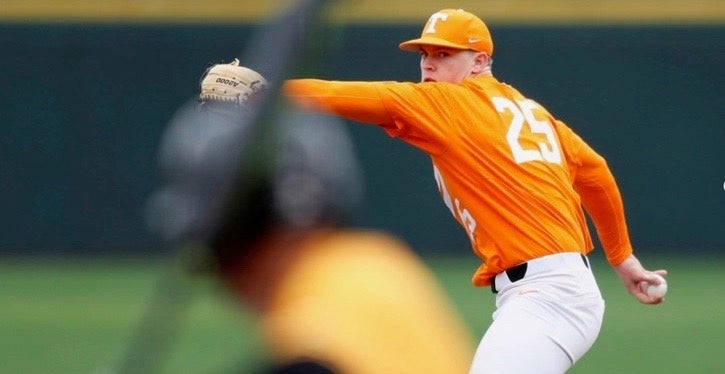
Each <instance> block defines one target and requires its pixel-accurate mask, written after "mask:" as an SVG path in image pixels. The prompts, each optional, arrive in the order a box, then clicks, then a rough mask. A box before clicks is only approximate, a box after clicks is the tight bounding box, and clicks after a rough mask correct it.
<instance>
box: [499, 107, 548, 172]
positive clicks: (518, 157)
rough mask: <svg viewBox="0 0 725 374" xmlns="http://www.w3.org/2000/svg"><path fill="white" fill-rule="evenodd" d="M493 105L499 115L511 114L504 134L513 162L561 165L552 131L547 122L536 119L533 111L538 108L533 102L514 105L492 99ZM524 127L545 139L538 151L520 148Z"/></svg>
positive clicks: (540, 143)
mask: <svg viewBox="0 0 725 374" xmlns="http://www.w3.org/2000/svg"><path fill="white" fill-rule="evenodd" d="M493 105H494V106H495V107H496V110H498V111H499V113H503V112H505V111H509V112H511V115H512V117H511V123H510V124H509V129H508V132H507V133H506V140H507V141H508V143H509V146H510V147H511V152H512V153H513V156H514V161H516V163H517V164H522V163H524V162H530V161H546V162H550V163H553V164H561V151H560V150H559V143H558V141H557V139H556V136H555V135H554V129H552V127H551V124H550V123H549V122H546V121H541V120H538V119H536V117H535V116H534V110H535V109H537V108H538V105H537V104H536V103H535V102H534V101H533V100H528V99H526V100H517V101H516V102H515V103H514V102H513V101H511V100H509V99H507V98H503V97H494V98H493ZM524 125H528V126H529V130H530V131H531V132H532V133H534V134H543V135H544V136H545V137H546V141H545V142H543V141H542V142H539V148H538V149H524V147H522V146H521V143H520V142H519V138H520V136H521V130H522V129H523V128H524Z"/></svg>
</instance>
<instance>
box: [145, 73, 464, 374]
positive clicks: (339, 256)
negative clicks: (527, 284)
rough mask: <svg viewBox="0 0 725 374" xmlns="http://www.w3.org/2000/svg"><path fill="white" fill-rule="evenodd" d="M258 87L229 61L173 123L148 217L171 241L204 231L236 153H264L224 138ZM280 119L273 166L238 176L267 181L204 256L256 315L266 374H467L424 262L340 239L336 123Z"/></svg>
mask: <svg viewBox="0 0 725 374" xmlns="http://www.w3.org/2000/svg"><path fill="white" fill-rule="evenodd" d="M265 85H266V81H265V80H264V78H263V77H262V76H260V75H258V74H256V73H254V72H251V71H250V70H249V69H246V68H243V67H240V66H238V61H236V60H235V61H234V62H232V63H231V64H218V65H215V66H213V67H211V68H210V69H209V70H208V71H207V73H206V74H205V75H204V77H202V81H201V93H200V103H201V104H200V105H198V106H196V107H194V108H187V109H186V112H184V113H182V114H179V115H177V117H176V118H177V120H175V121H172V124H171V125H170V128H169V129H168V130H167V132H166V134H165V135H164V139H163V140H162V149H161V154H160V156H161V166H162V170H164V172H165V175H166V177H167V178H166V179H167V181H166V184H165V187H164V188H163V189H161V190H160V191H159V192H158V193H157V194H156V195H155V198H154V203H153V204H152V206H153V207H154V208H153V209H154V210H155V213H154V216H155V217H156V218H155V223H154V226H155V227H156V229H157V230H158V231H159V232H160V233H161V234H162V235H164V236H165V237H166V238H167V239H168V240H173V238H174V237H175V236H179V235H182V234H183V233H186V234H183V235H188V233H189V232H193V231H194V230H202V231H203V230H205V228H204V227H203V226H204V225H208V224H209V221H210V220H209V219H208V217H209V216H210V214H211V213H210V212H212V211H213V209H212V208H213V207H214V205H215V204H218V201H217V200H218V199H216V198H215V191H216V190H218V189H219V188H220V187H219V183H216V181H215V179H216V178H218V176H219V175H220V173H222V172H221V171H220V170H219V168H220V167H223V166H224V164H225V163H227V164H228V163H229V162H230V161H229V157H227V156H226V155H228V154H229V153H230V151H231V152H232V153H234V152H233V151H235V150H234V149H231V147H238V146H239V144H245V145H246V146H247V147H258V146H259V144H258V143H255V142H252V141H250V139H243V140H244V141H242V142H240V141H239V139H236V140H234V139H233V138H234V137H238V135H240V134H241V135H245V134H246V135H247V136H248V137H249V136H251V134H252V133H251V130H249V129H245V127H248V128H251V127H252V126H253V123H251V122H252V121H250V120H249V118H251V117H250V116H249V115H248V114H247V113H246V112H247V111H248V109H249V108H250V105H253V103H252V101H254V100H255V95H256V94H257V93H258V92H260V90H262V89H264V87H265ZM280 118H281V119H280V120H279V123H275V125H279V130H280V131H279V133H278V136H277V138H276V140H275V143H273V146H275V145H274V144H276V146H275V148H274V149H275V152H274V153H273V159H272V160H267V161H265V160H263V159H260V158H259V157H257V158H256V159H255V158H254V157H252V158H251V159H252V160H255V161H254V162H253V164H250V165H241V167H242V168H250V169H255V168H256V169H258V168H260V167H262V166H264V165H265V164H267V165H269V166H270V168H271V169H270V170H271V171H268V172H266V173H265V172H261V173H256V174H254V173H250V172H247V173H246V174H244V173H243V175H247V176H249V175H255V176H256V177H255V178H249V179H250V180H248V181H242V182H244V183H243V184H244V185H245V186H246V187H245V188H246V189H247V191H246V192H245V193H244V194H241V195H243V198H238V199H236V200H237V201H236V202H235V204H236V206H238V207H239V209H231V210H230V211H231V212H232V213H231V214H227V217H226V219H225V220H226V222H232V223H233V224H231V225H229V224H226V225H219V228H218V229H216V230H214V231H215V234H214V235H213V236H212V237H211V238H210V239H209V240H208V243H206V244H207V246H208V247H209V248H210V249H211V251H210V252H211V253H212V259H213V265H214V269H215V271H216V274H218V275H219V277H220V279H221V280H222V281H223V283H224V284H225V285H226V286H228V288H229V289H230V290H231V291H232V293H233V295H235V296H236V297H238V299H239V300H240V301H241V302H243V303H244V304H245V305H247V306H249V307H250V308H251V309H252V310H253V311H254V312H255V313H257V314H258V316H259V324H260V330H261V332H262V334H263V336H264V338H265V339H267V342H266V343H267V346H268V347H269V348H270V349H271V352H270V354H271V357H272V360H273V363H272V364H271V365H270V366H269V367H268V368H265V370H264V371H263V372H268V373H371V374H372V373H464V372H467V371H468V368H469V366H470V363H471V360H472V357H473V352H474V349H475V346H474V342H473V339H472V337H471V336H470V335H469V331H468V330H467V329H466V327H465V325H464V324H463V323H462V321H461V320H460V318H459V317H458V315H457V314H456V311H455V310H454V308H453V306H452V304H451V303H450V301H449V300H448V299H447V298H446V296H445V294H444V293H443V292H442V289H441V288H440V286H439V284H438V283H437V282H436V280H435V278H434V277H433V275H432V273H431V272H430V271H429V269H427V267H426V266H425V265H424V263H423V262H422V261H421V260H420V259H419V258H417V257H416V255H415V254H414V253H413V252H412V251H411V250H410V248H409V247H407V246H406V244H404V243H403V242H401V241H400V240H398V239H396V238H395V237H392V236H391V235H389V234H387V233H383V232H379V231H370V230H363V229H351V228H343V227H342V223H343V222H344V218H345V216H346V215H347V214H348V213H349V211H350V210H351V209H352V208H353V207H354V205H355V203H356V201H357V200H358V198H359V197H360V192H361V187H360V181H359V175H358V169H357V164H356V160H355V158H354V155H353V150H352V145H351V142H350V139H349V138H348V136H347V134H346V133H345V130H344V127H343V126H339V125H336V124H335V122H336V121H339V120H336V119H334V118H332V117H326V116H320V115H315V114H309V113H292V112H287V113H284V114H283V115H282V116H281V117H280ZM330 122H333V123H330ZM242 137H243V136H242ZM245 151H249V150H248V149H247V150H245ZM257 151H258V149H253V150H252V152H242V153H243V154H244V153H247V154H257V155H259V153H261V152H257ZM246 162H247V163H251V162H252V161H250V159H248V160H247V161H246ZM227 166H229V165H227ZM259 176H262V177H261V178H260V177H259Z"/></svg>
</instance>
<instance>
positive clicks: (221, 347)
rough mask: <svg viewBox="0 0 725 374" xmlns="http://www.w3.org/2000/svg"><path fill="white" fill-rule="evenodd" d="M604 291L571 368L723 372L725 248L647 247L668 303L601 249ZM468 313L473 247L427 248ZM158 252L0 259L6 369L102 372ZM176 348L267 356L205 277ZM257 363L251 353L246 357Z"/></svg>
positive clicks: (183, 353)
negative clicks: (641, 298) (455, 252)
mask: <svg viewBox="0 0 725 374" xmlns="http://www.w3.org/2000/svg"><path fill="white" fill-rule="evenodd" d="M593 257H594V258H593V264H594V270H595V273H596V275H597V279H598V281H599V284H600V286H601V288H602V292H603V293H604V296H605V299H606V301H607V312H606V315H605V321H604V326H603V328H602V331H601V333H600V335H599V339H598V340H597V342H596V344H595V345H594V347H593V348H592V349H591V351H590V352H589V353H588V354H587V355H586V356H585V357H584V358H583V359H582V360H581V361H580V362H579V363H578V364H577V365H576V366H575V367H574V368H573V369H572V370H571V371H570V372H571V373H575V374H576V373H579V374H583V373H722V372H725V356H723V352H725V351H723V347H725V315H724V314H723V311H725V295H724V294H723V289H724V288H725V277H723V274H722V272H721V268H722V267H723V265H725V257H709V258H705V257H699V258H698V257H695V258H691V259H686V258H684V257H672V256H669V257H658V258H643V259H642V260H643V262H644V263H645V264H646V265H647V266H648V267H651V268H667V269H668V270H669V271H670V275H669V276H668V282H669V286H670V287H669V288H670V290H669V293H668V296H667V302H666V303H665V304H663V305H660V306H645V305H641V304H639V303H638V302H636V301H635V300H634V299H633V298H631V297H630V296H629V295H628V294H627V293H626V292H625V291H624V289H623V287H622V286H621V285H620V284H619V280H618V279H617V278H616V276H615V274H614V272H613V271H612V270H611V269H610V268H609V267H608V266H607V265H606V264H605V263H604V262H603V261H602V260H601V259H599V257H598V256H597V255H595V256H593ZM427 261H428V262H429V263H430V264H431V266H432V268H433V269H434V270H435V272H436V274H437V275H438V276H439V277H440V279H441V282H442V284H443V286H444V288H445V289H446V290H447V291H448V292H449V293H450V295H451V297H452V299H453V301H454V303H455V304H456V306H457V307H458V308H459V310H460V312H461V315H462V317H463V318H464V320H465V322H466V323H467V324H468V325H469V326H470V328H471V329H472V331H473V332H474V334H475V336H477V337H480V336H481V334H482V333H483V332H484V331H485V329H486V327H487V326H488V324H489V323H490V319H491V313H492V312H493V295H492V294H491V292H490V291H489V290H488V289H479V288H475V287H472V286H471V285H470V282H469V280H470V276H471V274H472V272H473V270H474V269H475V266H476V264H475V262H474V260H473V259H472V257H467V258H465V259H461V258H444V257H437V258H427ZM160 267H161V263H160V262H159V261H146V262H144V261H140V260H120V259H104V260H88V259H84V260H52V259H40V260H38V259H35V260H28V259H0V303H2V307H0V362H2V372H7V373H99V374H100V373H104V372H106V370H105V369H107V368H108V367H109V364H111V363H113V362H115V360H116V359H117V358H118V357H119V355H120V354H121V352H122V350H123V347H124V342H125V341H126V340H127V339H128V337H129V335H130V333H131V330H132V328H133V326H134V323H135V322H136V320H137V319H138V318H139V316H140V315H141V313H142V311H143V310H144V306H145V303H146V301H147V299H148V298H149V296H150V295H151V293H152V290H153V287H154V285H155V280H156V279H157V278H158V276H159V269H160ZM195 289H196V292H197V294H198V297H197V299H196V301H195V302H194V304H193V305H192V307H191V309H190V311H189V313H188V315H187V316H186V318H185V319H184V326H183V328H182V329H181V332H180V335H179V336H178V339H177V340H176V342H175V344H174V345H173V347H172V348H171V351H172V355H171V359H170V360H169V361H168V362H167V364H166V365H165V367H164V372H168V373H201V372H203V373H206V372H215V371H219V370H223V369H227V368H231V367H236V366H237V365H238V364H240V363H245V362H248V363H254V362H255V361H256V360H258V359H259V358H260V357H261V356H262V352H263V347H262V345H261V344H260V343H259V342H258V339H257V338H256V337H257V334H256V332H255V330H254V325H253V320H252V318H251V316H250V315H249V314H247V313H246V312H245V311H244V309H243V306H241V305H238V304H235V303H233V302H231V301H229V300H228V299H227V298H225V297H224V294H223V293H221V292H219V290H218V289H217V288H215V287H214V286H213V285H212V284H211V283H209V282H206V283H204V282H202V283H199V284H198V285H197V286H196V287H195ZM250 365H251V364H250Z"/></svg>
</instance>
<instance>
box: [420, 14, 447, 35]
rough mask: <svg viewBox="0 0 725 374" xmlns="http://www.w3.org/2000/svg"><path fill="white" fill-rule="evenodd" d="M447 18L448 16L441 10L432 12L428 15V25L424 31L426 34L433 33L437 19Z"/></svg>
mask: <svg viewBox="0 0 725 374" xmlns="http://www.w3.org/2000/svg"><path fill="white" fill-rule="evenodd" d="M447 18H448V14H447V13H441V12H437V13H433V15H432V16H430V18H429V19H428V27H426V29H425V32H426V33H428V34H435V32H436V23H437V22H438V20H443V21H445V20H446V19H447Z"/></svg>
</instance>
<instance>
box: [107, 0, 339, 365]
mask: <svg viewBox="0 0 725 374" xmlns="http://www.w3.org/2000/svg"><path fill="white" fill-rule="evenodd" d="M325 3H327V1H326V0H304V1H299V2H298V3H297V5H296V6H294V7H293V8H292V9H289V10H288V11H286V12H283V13H281V14H280V15H278V16H276V17H275V18H273V19H272V20H271V21H270V22H268V23H267V24H266V25H265V26H264V27H262V28H261V29H260V30H259V31H257V32H256V33H255V34H254V35H253V36H252V38H251V40H250V41H249V43H248V45H247V47H246V48H245V50H244V52H243V53H242V54H241V56H240V61H242V65H243V66H247V67H250V68H252V69H255V70H257V71H258V72H260V73H261V74H262V75H264V76H265V77H266V78H267V80H268V82H269V89H267V90H266V91H264V92H263V93H262V95H264V96H263V97H262V98H261V100H260V101H258V102H257V105H256V106H255V107H253V108H251V109H252V113H251V116H250V117H249V119H248V120H249V121H251V126H248V128H247V132H246V133H245V134H234V133H231V134H230V135H231V139H232V141H234V140H235V139H238V141H239V142H240V143H241V142H251V144H246V146H240V147H232V149H244V150H245V152H244V153H241V151H240V153H238V154H235V153H234V152H229V153H227V154H225V155H224V159H222V160H219V161H220V162H219V163H218V164H217V166H216V167H217V168H218V169H217V170H216V171H217V172H218V173H217V174H220V176H219V180H218V182H219V185H218V186H217V188H218V189H217V193H216V196H214V198H213V199H212V200H211V201H209V202H208V204H207V205H208V206H207V207H206V208H207V211H206V213H205V214H204V218H203V220H202V222H200V223H198V224H196V225H194V227H193V230H180V231H179V232H178V234H177V235H176V236H175V237H173V238H170V239H169V238H167V240H165V243H164V244H165V245H166V246H167V247H168V248H171V253H172V254H173V255H174V256H175V258H174V259H173V260H172V261H171V263H170V264H169V265H170V266H169V267H168V268H167V269H165V271H164V273H163V274H161V276H160V278H159V279H158V281H157V284H156V288H155V289H154V291H153V293H152V295H151V297H150V300H149V301H148V303H147V305H146V309H145V310H144V312H143V314H142V316H141V318H140V319H139V320H138V322H137V324H136V326H135V329H134V330H133V332H132V335H131V337H130V339H129V341H128V343H127V345H126V349H125V351H124V352H123V354H122V357H121V359H120V361H119V362H118V364H117V365H115V366H114V369H112V370H111V371H112V372H120V373H151V372H158V371H159V369H160V367H161V366H162V365H163V363H164V362H165V360H166V358H167V356H168V353H169V350H170V347H171V343H173V341H174V340H175V339H176V336H177V334H178V332H179V328H180V325H181V323H182V322H183V318H184V317H185V315H186V311H187V310H188V309H189V307H190V306H191V305H192V301H193V298H194V287H193V285H192V282H193V279H192V278H191V277H190V276H189V274H190V272H191V270H192V269H194V268H197V267H203V266H204V264H203V263H204V261H205V260H206V258H207V256H206V255H207V254H208V253H209V250H210V249H209V244H210V243H211V242H212V241H213V240H214V238H215V237H216V236H218V235H220V233H224V232H227V231H229V230H233V229H234V228H233V226H236V225H238V224H239V222H233V220H232V219H230V217H239V216H244V214H241V215H240V212H239V210H240V209H245V207H244V204H238V202H240V201H244V199H245V198H248V196H246V195H248V194H249V193H252V192H253V190H254V186H253V185H250V184H249V183H248V181H250V180H251V181H253V180H258V179H260V178H265V177H266V176H267V174H268V173H271V169H272V168H271V167H270V166H271V165H270V164H271V163H272V161H271V160H273V159H274V151H275V150H274V144H275V143H274V142H275V139H276V126H275V121H276V119H277V118H276V117H277V112H278V108H279V106H280V105H281V99H280V97H279V93H278V91H279V88H280V86H281V84H282V83H283V81H284V79H285V78H286V77H287V76H288V74H289V73H290V70H291V68H292V67H293V66H295V64H297V63H298V62H299V60H300V58H301V57H302V56H303V54H304V51H305V48H307V47H309V40H310V37H311V36H312V35H311V34H312V33H313V31H314V30H315V25H316V24H317V23H316V18H317V17H318V15H319V14H320V10H321V9H322V7H323V5H324V4H325ZM187 105H190V104H189V103H187ZM235 135H238V137H236V138H235ZM242 135H244V136H242ZM240 145H242V144H240ZM219 168H221V169H219ZM167 219H168V218H167ZM236 227H238V226H236Z"/></svg>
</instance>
